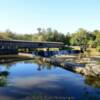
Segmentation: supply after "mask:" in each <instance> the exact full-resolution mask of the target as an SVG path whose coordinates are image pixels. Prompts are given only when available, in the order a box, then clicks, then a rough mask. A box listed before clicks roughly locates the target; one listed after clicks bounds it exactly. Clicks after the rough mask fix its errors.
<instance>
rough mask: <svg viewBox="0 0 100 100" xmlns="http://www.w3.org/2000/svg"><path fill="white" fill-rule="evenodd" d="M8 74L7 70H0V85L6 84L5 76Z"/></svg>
mask: <svg viewBox="0 0 100 100" xmlns="http://www.w3.org/2000/svg"><path fill="white" fill-rule="evenodd" d="M8 75H9V72H8V71H3V72H0V87H4V86H6V85H7V76H8Z"/></svg>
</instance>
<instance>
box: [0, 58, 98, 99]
mask: <svg viewBox="0 0 100 100" xmlns="http://www.w3.org/2000/svg"><path fill="white" fill-rule="evenodd" d="M99 82H100V80H95V79H91V78H86V77H84V76H82V75H80V74H76V73H73V72H70V71H68V70H66V69H63V68H61V67H59V66H58V67H57V66H53V65H50V64H45V63H42V62H41V61H36V60H25V61H17V62H12V63H5V64H0V100H100V85H99Z"/></svg>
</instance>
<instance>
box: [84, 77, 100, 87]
mask: <svg viewBox="0 0 100 100" xmlns="http://www.w3.org/2000/svg"><path fill="white" fill-rule="evenodd" d="M84 82H85V84H88V85H90V86H92V87H95V88H100V78H98V77H92V76H86V77H85V81H84Z"/></svg>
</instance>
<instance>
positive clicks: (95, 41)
mask: <svg viewBox="0 0 100 100" xmlns="http://www.w3.org/2000/svg"><path fill="white" fill-rule="evenodd" d="M37 31H38V32H37V33H30V34H17V33H14V32H12V31H10V30H6V31H5V32H0V39H9V40H26V41H54V42H63V43H65V44H66V45H73V46H82V45H86V46H88V47H92V48H96V49H97V50H98V51H100V31H99V30H94V31H92V32H91V31H87V30H85V29H83V28H80V29H78V31H76V32H74V33H69V32H68V33H61V32H58V31H57V30H52V29H51V28H47V29H41V28H37Z"/></svg>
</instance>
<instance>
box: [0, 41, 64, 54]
mask: <svg viewBox="0 0 100 100" xmlns="http://www.w3.org/2000/svg"><path fill="white" fill-rule="evenodd" d="M63 46H64V44H63V43H61V42H31V41H30V42H29V41H17V40H2V39H0V54H2V53H3V52H9V53H10V52H13V53H14V51H15V53H17V51H18V49H22V48H23V49H29V50H30V49H34V48H62V47H63Z"/></svg>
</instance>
